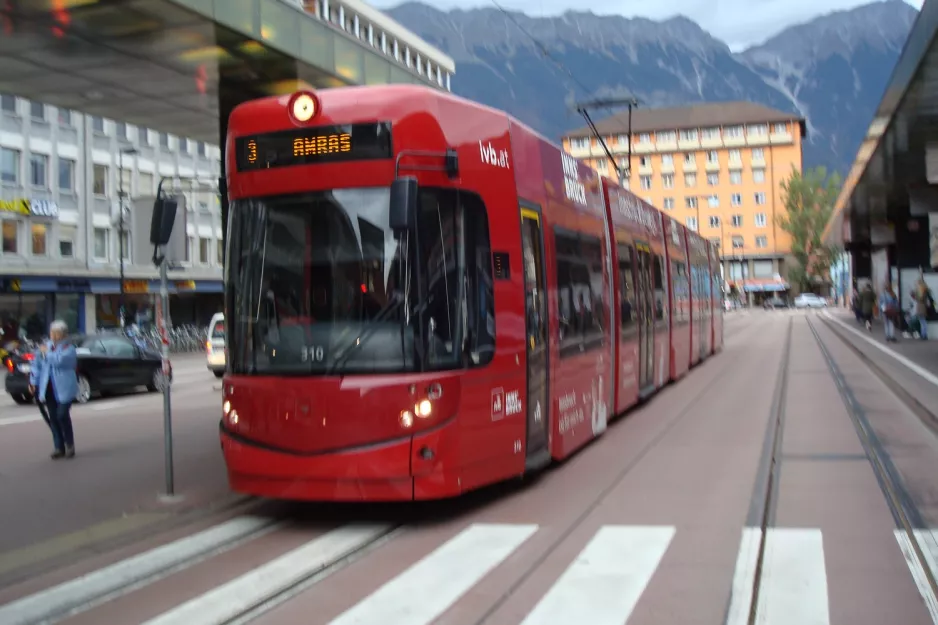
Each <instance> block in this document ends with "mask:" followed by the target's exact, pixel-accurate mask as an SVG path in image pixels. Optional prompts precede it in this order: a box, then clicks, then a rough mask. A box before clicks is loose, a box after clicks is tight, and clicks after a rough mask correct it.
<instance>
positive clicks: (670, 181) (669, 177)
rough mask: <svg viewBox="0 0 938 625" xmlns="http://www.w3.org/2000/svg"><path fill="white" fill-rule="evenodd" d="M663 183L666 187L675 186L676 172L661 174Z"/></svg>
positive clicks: (671, 187)
mask: <svg viewBox="0 0 938 625" xmlns="http://www.w3.org/2000/svg"><path fill="white" fill-rule="evenodd" d="M661 184H662V185H663V186H664V188H665V189H673V188H674V174H665V175H663V176H661Z"/></svg>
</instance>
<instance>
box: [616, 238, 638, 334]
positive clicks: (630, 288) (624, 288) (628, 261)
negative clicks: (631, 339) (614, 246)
mask: <svg viewBox="0 0 938 625" xmlns="http://www.w3.org/2000/svg"><path fill="white" fill-rule="evenodd" d="M618 251H619V309H620V311H621V312H620V316H621V319H620V325H621V326H622V329H623V330H628V329H630V328H633V327H635V326H634V324H635V276H634V275H633V274H632V246H631V245H619V246H618Z"/></svg>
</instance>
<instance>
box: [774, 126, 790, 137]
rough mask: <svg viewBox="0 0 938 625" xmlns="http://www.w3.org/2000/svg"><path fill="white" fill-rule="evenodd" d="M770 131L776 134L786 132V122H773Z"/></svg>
mask: <svg viewBox="0 0 938 625" xmlns="http://www.w3.org/2000/svg"><path fill="white" fill-rule="evenodd" d="M772 132H773V133H775V134H777V135H784V134H787V133H788V124H774V125H773V126H772Z"/></svg>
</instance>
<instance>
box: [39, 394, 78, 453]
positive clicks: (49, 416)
mask: <svg viewBox="0 0 938 625" xmlns="http://www.w3.org/2000/svg"><path fill="white" fill-rule="evenodd" d="M39 410H40V411H43V412H44V414H43V415H42V416H43V418H44V419H45V420H46V423H48V424H49V429H50V430H52V443H53V444H54V445H55V448H56V449H57V450H58V451H65V447H74V446H75V434H74V433H73V432H72V414H71V410H72V403H71V402H69V403H67V404H60V403H59V401H58V400H57V399H56V398H55V391H54V389H53V388H52V380H49V384H48V386H46V396H45V406H44V407H43V406H42V405H40V406H39Z"/></svg>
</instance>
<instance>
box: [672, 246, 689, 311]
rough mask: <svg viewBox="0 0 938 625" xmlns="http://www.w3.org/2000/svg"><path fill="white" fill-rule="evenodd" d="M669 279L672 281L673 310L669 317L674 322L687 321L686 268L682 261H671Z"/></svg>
mask: <svg viewBox="0 0 938 625" xmlns="http://www.w3.org/2000/svg"><path fill="white" fill-rule="evenodd" d="M671 279H672V281H673V282H674V304H675V305H674V308H675V309H674V310H672V311H671V318H672V319H673V320H674V322H675V323H682V322H685V321H687V317H688V313H687V300H688V295H687V289H688V287H689V285H688V282H687V269H686V266H685V265H684V263H682V262H679V261H676V260H675V261H672V262H671Z"/></svg>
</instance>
